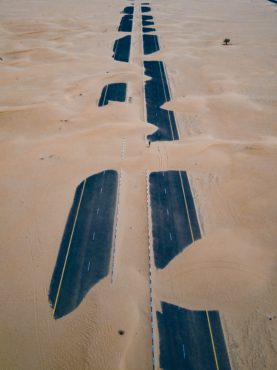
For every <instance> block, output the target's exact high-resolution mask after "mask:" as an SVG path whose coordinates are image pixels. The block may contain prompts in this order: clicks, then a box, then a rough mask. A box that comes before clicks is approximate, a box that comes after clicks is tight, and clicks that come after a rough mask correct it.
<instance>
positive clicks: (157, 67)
mask: <svg viewBox="0 0 277 370" xmlns="http://www.w3.org/2000/svg"><path fill="white" fill-rule="evenodd" d="M144 68H145V75H146V76H149V77H151V80H148V81H146V82H145V101H146V114H147V121H148V122H149V123H153V124H154V125H155V126H157V127H158V130H157V131H156V132H154V133H153V134H151V135H148V136H147V138H148V140H149V141H172V140H178V139H179V135H178V131H177V125H176V121H175V116H174V113H173V112H172V111H169V110H166V109H162V108H161V105H162V104H164V103H165V102H167V101H169V100H170V94H169V88H168V85H167V79H166V75H165V69H164V65H163V62H161V61H145V62H144Z"/></svg>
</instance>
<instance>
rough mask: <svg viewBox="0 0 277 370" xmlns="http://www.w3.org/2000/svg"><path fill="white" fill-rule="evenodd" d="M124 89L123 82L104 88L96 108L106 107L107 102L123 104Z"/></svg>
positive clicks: (124, 98) (125, 86) (124, 97)
mask: <svg viewBox="0 0 277 370" xmlns="http://www.w3.org/2000/svg"><path fill="white" fill-rule="evenodd" d="M126 89H127V84H126V83H123V82H120V83H113V84H109V85H106V86H104V88H103V90H102V93H101V97H100V99H99V102H98V106H99V107H103V106H104V105H107V104H108V103H109V100H112V101H119V102H124V101H125V100H126Z"/></svg>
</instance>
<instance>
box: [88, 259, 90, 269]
mask: <svg viewBox="0 0 277 370" xmlns="http://www.w3.org/2000/svg"><path fill="white" fill-rule="evenodd" d="M89 269H90V261H89V263H88V271H89Z"/></svg>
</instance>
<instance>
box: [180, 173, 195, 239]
mask: <svg viewBox="0 0 277 370" xmlns="http://www.w3.org/2000/svg"><path fill="white" fill-rule="evenodd" d="M178 172H179V176H180V181H181V186H182V191H183V197H184V201H185V206H186V211H187V215H188V221H189V229H190V234H191V239H192V241H193V242H194V236H193V232H192V227H191V222H190V217H189V209H188V204H187V199H186V195H185V189H184V184H183V180H182V176H181V172H180V171H178Z"/></svg>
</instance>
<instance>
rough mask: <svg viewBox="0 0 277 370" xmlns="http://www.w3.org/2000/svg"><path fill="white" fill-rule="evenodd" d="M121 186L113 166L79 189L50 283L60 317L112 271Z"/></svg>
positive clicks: (56, 310) (53, 301) (87, 181)
mask: <svg viewBox="0 0 277 370" xmlns="http://www.w3.org/2000/svg"><path fill="white" fill-rule="evenodd" d="M117 190H118V174H117V172H116V171H113V170H107V171H104V172H101V173H98V174H96V175H93V176H90V177H88V178H87V179H86V180H85V181H83V182H82V183H81V184H80V185H79V186H78V187H77V189H76V193H75V198H74V202H73V205H72V208H71V211H70V214H69V217H68V220H67V224H66V228H65V231H64V235H63V239H62V242H61V246H60V251H59V255H58V258H57V262H56V266H55V270H54V273H53V276H52V280H51V285H50V292H49V301H50V304H51V305H52V307H53V316H54V318H56V319H58V318H61V317H63V316H65V315H67V314H68V313H70V312H71V311H73V310H74V309H75V308H76V307H77V306H78V305H79V304H80V303H81V301H82V300H83V298H84V297H85V295H86V294H87V293H88V291H89V290H90V289H91V288H92V287H93V285H95V284H96V283H97V282H98V281H99V280H101V279H103V278H104V277H105V276H107V275H108V273H109V267H110V258H111V251H112V245H113V238H114V218H115V217H114V216H115V209H116V199H117Z"/></svg>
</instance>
